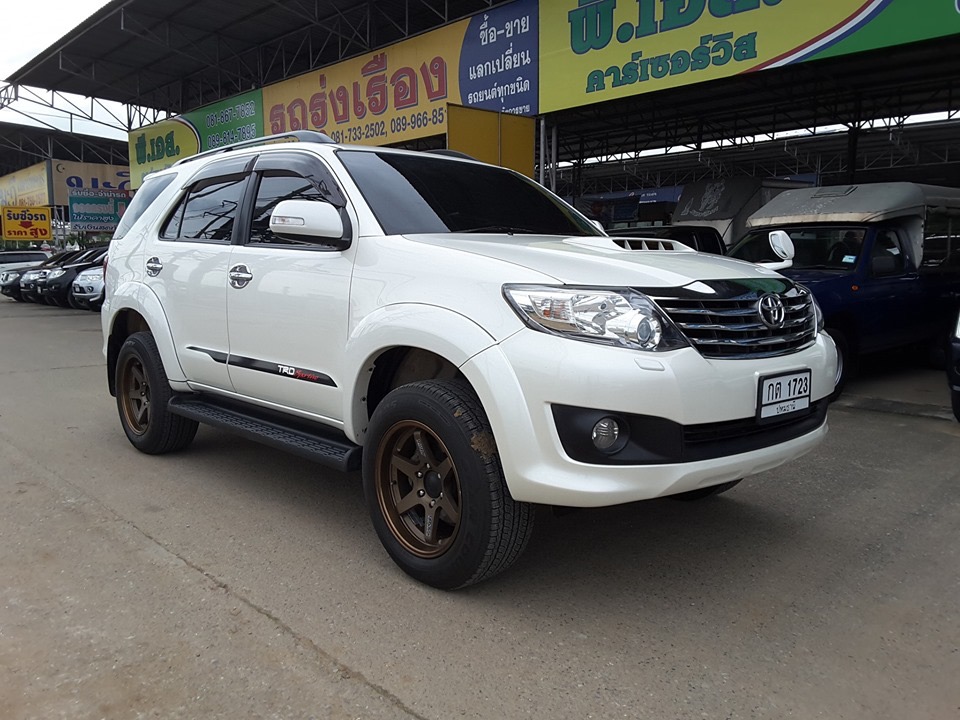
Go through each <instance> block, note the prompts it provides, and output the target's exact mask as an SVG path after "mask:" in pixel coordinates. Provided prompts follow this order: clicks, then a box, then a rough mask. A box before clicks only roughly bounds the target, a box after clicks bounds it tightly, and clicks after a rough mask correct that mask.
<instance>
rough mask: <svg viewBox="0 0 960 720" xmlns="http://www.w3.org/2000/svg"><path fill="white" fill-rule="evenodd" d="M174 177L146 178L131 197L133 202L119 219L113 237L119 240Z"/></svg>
mask: <svg viewBox="0 0 960 720" xmlns="http://www.w3.org/2000/svg"><path fill="white" fill-rule="evenodd" d="M175 177H176V175H164V176H163V177H158V178H149V177H148V178H147V179H146V180H144V181H143V185H141V186H140V189H139V190H137V192H136V194H135V195H134V196H133V200H132V201H131V202H130V205H129V206H128V207H127V209H126V211H125V212H124V213H123V217H122V218H120V222H119V224H118V225H117V229H116V230H115V231H114V233H113V237H114V238H116V239H118V240H119V239H120V238H122V237H123V236H124V235H126V234H127V233H128V232H129V231H130V228H131V227H133V224H134V223H135V222H136V221H137V219H138V218H139V217H140V216H141V215H143V212H144V210H146V209H147V208H148V207H150V205H151V204H152V203H153V201H154V200H156V199H157V198H158V197H159V196H160V193H162V192H163V191H164V190H165V189H166V187H167V186H168V185H169V184H170V183H172V182H173V179H174V178H175Z"/></svg>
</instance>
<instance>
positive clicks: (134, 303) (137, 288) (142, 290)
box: [110, 282, 187, 382]
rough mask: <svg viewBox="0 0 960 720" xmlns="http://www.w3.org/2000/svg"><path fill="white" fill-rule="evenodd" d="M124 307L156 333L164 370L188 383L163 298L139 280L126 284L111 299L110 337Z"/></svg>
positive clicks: (170, 378) (175, 378) (177, 380)
mask: <svg viewBox="0 0 960 720" xmlns="http://www.w3.org/2000/svg"><path fill="white" fill-rule="evenodd" d="M124 310H132V311H134V312H136V313H137V314H138V315H140V316H141V317H142V318H143V319H144V320H145V321H146V323H147V326H148V327H149V328H150V332H152V333H153V339H154V340H155V341H156V343H157V348H158V349H159V350H160V358H161V360H163V369H164V371H165V372H166V373H167V379H168V380H170V382H186V381H187V377H186V375H185V374H184V372H183V368H181V367H180V360H179V358H178V357H177V352H176V346H175V345H174V343H173V333H171V331H170V324H169V323H168V322H167V316H166V313H164V311H163V306H162V305H161V304H160V299H159V298H158V297H157V295H156V293H154V292H153V290H151V289H150V288H148V287H146V286H145V285H142V284H140V283H136V282H128V283H124V284H123V285H121V286H120V287H118V288H117V289H116V290H114V291H113V292H112V293H111V299H110V313H111V318H110V336H111V337H112V336H113V333H114V329H115V327H116V319H117V316H118V315H119V314H120V313H121V312H123V311H124Z"/></svg>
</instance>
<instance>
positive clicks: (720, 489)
mask: <svg viewBox="0 0 960 720" xmlns="http://www.w3.org/2000/svg"><path fill="white" fill-rule="evenodd" d="M739 484H740V480H731V481H730V482H725V483H720V484H719V485H711V486H710V487H703V488H697V489H696V490H688V491H687V492H682V493H677V494H676V495H670V496H669V497H670V499H671V500H681V501H683V502H691V501H693V500H703V499H704V498H708V497H713V496H714V495H719V494H720V493H725V492H726V491H727V490H732V489H733V488H735V487H736V486H737V485H739Z"/></svg>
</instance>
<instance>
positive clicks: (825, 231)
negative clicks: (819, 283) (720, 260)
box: [730, 227, 866, 270]
mask: <svg viewBox="0 0 960 720" xmlns="http://www.w3.org/2000/svg"><path fill="white" fill-rule="evenodd" d="M776 229H777V230H783V231H784V232H786V233H787V234H788V235H789V236H790V239H791V240H793V246H794V248H795V250H796V255H795V256H794V258H793V266H792V267H793V268H795V269H797V270H803V269H808V270H852V269H853V268H854V267H856V265H857V260H858V259H859V258H860V249H861V247H862V246H863V237H864V235H865V234H866V231H865V229H864V228H862V227H801V228H776ZM730 256H731V257H735V258H737V259H738V260H747V261H748V262H754V263H759V262H779V261H780V258H778V257H777V256H776V255H775V254H774V252H773V249H772V248H771V247H770V228H766V229H764V230H754V231H752V232H750V233H748V234H747V235H745V236H744V237H743V239H742V240H740V242H738V243H737V244H736V245H735V246H734V247H733V249H732V250H731V251H730Z"/></svg>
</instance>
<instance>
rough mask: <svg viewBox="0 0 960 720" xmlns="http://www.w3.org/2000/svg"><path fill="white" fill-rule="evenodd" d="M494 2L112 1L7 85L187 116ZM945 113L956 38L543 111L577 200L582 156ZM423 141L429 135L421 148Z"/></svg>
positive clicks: (958, 80) (956, 104) (954, 93)
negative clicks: (568, 168)
mask: <svg viewBox="0 0 960 720" xmlns="http://www.w3.org/2000/svg"><path fill="white" fill-rule="evenodd" d="M500 4H503V3H501V2H496V1H495V0H375V1H374V0H304V1H303V2H284V1H283V0H168V2H164V3H156V2H154V1H153V0H113V2H110V3H109V4H108V5H106V6H105V7H103V8H102V9H101V10H100V11H98V12H97V13H95V14H94V15H93V16H91V17H90V18H89V19H87V20H86V21H85V22H83V23H82V24H81V25H79V26H78V27H77V28H75V29H74V30H73V31H71V32H70V33H68V34H67V35H66V36H65V37H63V38H62V39H61V40H59V41H58V42H57V43H54V44H53V45H52V46H51V47H50V48H48V49H47V50H45V51H44V52H43V53H41V54H39V55H38V56H37V57H36V58H35V59H34V60H32V61H31V62H29V63H27V64H26V65H25V66H24V67H23V68H21V69H20V70H18V71H17V72H15V73H14V74H13V75H11V76H10V77H9V78H8V82H10V83H12V84H13V86H14V87H17V86H24V87H27V86H34V87H42V88H47V89H51V90H55V91H58V92H65V93H76V94H79V95H84V96H88V97H97V98H102V99H104V100H115V101H118V102H122V103H127V104H130V105H136V106H139V107H152V108H160V109H163V110H168V111H170V112H174V113H178V112H186V111H189V110H193V109H196V108H198V107H200V106H202V105H205V104H208V103H211V102H215V101H217V100H220V99H223V98H226V97H230V96H232V95H235V94H237V93H240V92H245V91H247V90H250V89H252V88H255V87H262V86H263V85H267V84H270V83H273V82H277V81H279V80H282V79H285V78H287V77H291V76H293V75H297V74H300V73H303V72H307V71H309V70H313V69H316V68H319V67H324V66H326V65H329V64H331V63H334V62H337V61H339V60H342V59H345V58H348V57H353V56H355V55H359V54H362V53H364V52H368V51H370V50H373V49H376V48H379V47H383V46H385V45H389V44H391V43H393V42H396V41H398V40H402V39H404V38H406V37H409V36H411V35H416V34H418V33H422V32H425V31H428V30H431V29H433V28H436V27H439V26H442V25H444V24H447V23H449V22H452V21H453V20H456V19H459V18H461V17H466V16H468V15H471V14H474V13H476V12H478V11H482V10H484V9H486V8H489V7H493V6H495V5H500ZM0 104H2V98H0ZM944 111H945V112H947V113H950V116H951V117H953V116H954V115H956V113H957V112H960V42H958V41H957V38H956V37H955V36H954V37H947V38H941V39H937V40H930V41H925V42H920V43H914V44H912V45H906V46H899V47H896V48H890V49H884V50H877V51H873V52H869V53H861V54H857V55H847V56H843V57H839V58H832V59H826V60H818V61H812V62H807V63H799V64H795V65H789V66H786V67H782V68H775V69H769V70H764V71H760V72H755V73H748V74H744V75H738V76H735V77H732V78H727V79H723V80H716V81H712V82H707V83H698V84H694V85H688V86H684V87H680V88H676V89H670V90H663V91H659V92H652V93H648V94H643V95H636V96H633V97H629V98H624V99H621V100H615V101H609V102H605V103H601V104H596V105H589V106H584V107H579V108H572V109H569V110H564V111H560V112H556V113H552V114H551V115H550V116H549V117H547V118H546V123H547V126H548V128H549V129H550V130H551V132H552V129H553V128H554V127H555V128H556V130H557V138H558V142H557V144H556V148H557V153H556V158H557V160H558V161H559V162H573V163H574V167H573V169H572V170H571V171H561V175H560V176H561V179H562V180H565V181H566V182H565V184H566V185H567V188H565V190H564V191H562V192H564V194H574V195H580V194H582V193H583V192H584V191H590V189H591V188H590V187H589V186H590V184H591V182H592V181H591V178H592V177H595V176H597V175H600V176H602V175H603V173H605V172H609V166H608V167H607V168H604V166H602V165H593V164H583V162H584V160H586V159H588V158H595V157H599V158H601V159H603V158H613V157H614V156H617V155H623V154H626V155H628V156H632V158H631V160H630V161H629V163H626V164H625V163H624V161H623V160H622V159H618V160H617V163H616V167H619V168H620V172H621V173H622V175H630V174H633V175H637V174H638V173H637V170H636V168H641V167H648V163H655V162H656V160H652V159H649V158H641V157H640V153H642V152H643V151H646V150H650V149H655V148H676V147H687V148H690V149H692V150H702V152H709V153H710V155H707V156H704V155H702V154H701V155H700V156H699V157H700V158H703V157H707V158H710V157H713V156H717V157H720V158H724V155H723V154H718V152H717V151H714V150H703V148H704V144H707V143H710V142H713V141H728V140H730V139H731V138H738V137H745V136H753V137H757V136H764V135H766V136H768V137H772V136H773V134H774V133H778V132H784V131H789V130H801V129H806V130H812V129H813V128H816V127H823V126H828V125H845V126H846V127H848V128H850V132H849V133H847V134H845V135H842V136H841V137H842V138H843V139H844V140H843V142H845V143H846V144H847V149H846V157H847V159H848V160H849V159H850V158H851V157H852V158H856V157H858V153H859V146H860V143H861V138H864V139H865V138H867V137H868V135H869V133H868V131H867V130H865V129H864V127H865V123H867V121H869V120H871V119H877V118H894V119H895V121H896V119H900V120H902V119H905V118H907V117H909V116H912V115H916V114H920V113H929V112H944ZM131 122H132V120H131ZM907 132H909V131H908V130H907V129H904V133H907ZM825 142H828V143H835V140H834V139H831V140H827V141H825ZM424 143H426V144H427V145H428V146H432V145H434V144H436V139H425V140H423V141H419V143H418V144H421V145H422V144H424ZM909 152H912V151H909ZM545 157H546V156H545ZM660 159H661V160H664V158H663V157H661V158H660ZM669 162H670V161H669V160H668V161H666V164H667V165H669ZM855 169H856V163H850V162H848V163H847V170H848V171H850V170H855ZM732 171H733V163H732V162H730V161H728V160H726V159H721V160H719V161H715V164H714V166H713V167H712V169H711V172H712V174H713V175H720V174H728V173H730V172H732ZM807 171H808V172H809V171H811V170H807ZM593 190H594V191H595V190H596V188H593Z"/></svg>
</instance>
